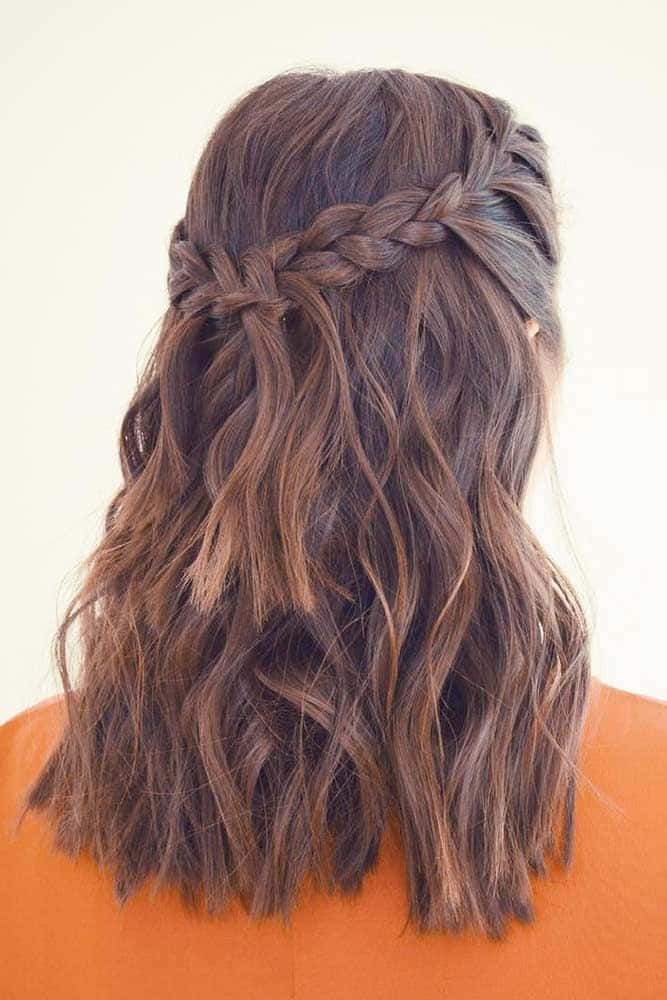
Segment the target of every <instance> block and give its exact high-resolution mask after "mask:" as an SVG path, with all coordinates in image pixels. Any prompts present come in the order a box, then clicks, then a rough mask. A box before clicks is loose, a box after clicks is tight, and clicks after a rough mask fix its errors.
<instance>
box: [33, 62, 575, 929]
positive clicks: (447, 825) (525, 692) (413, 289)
mask: <svg viewBox="0 0 667 1000" xmlns="http://www.w3.org/2000/svg"><path fill="white" fill-rule="evenodd" d="M559 257H560V250H559V237H558V228H557V209H556V201H555V198H554V192H553V188H552V182H551V179H550V175H549V169H548V164H547V152H546V146H545V143H544V141H543V139H542V137H541V135H540V134H539V133H538V131H537V130H536V129H535V128H533V127H532V126H529V125H526V124H521V123H519V122H518V121H517V120H516V118H515V115H514V112H513V111H512V109H511V108H510V106H509V105H508V104H507V103H506V102H504V101H502V100H500V99H497V98H494V97H491V96H489V95H487V94H485V93H482V92H479V91H476V90H474V89H472V88H469V87H466V86H463V85H461V84H458V83H454V82H451V81H448V80H444V79H439V78H436V77H434V76H428V75H425V74H420V73H411V72H407V71H405V70H401V69H387V70H385V69H365V70H359V71H353V72H343V73H337V72H334V71H329V70H326V71H320V70H312V69H307V70H290V71H286V72H284V73H280V74H279V75H277V76H275V77H274V78H272V79H270V80H267V81H266V82H263V83H261V84H260V85H259V86H256V87H255V88H253V89H252V90H250V91H249V92H248V93H246V94H244V95H243V96H242V97H241V98H240V99H239V100H238V101H237V102H236V103H235V104H234V105H233V106H232V107H231V109H230V110H229V111H228V112H227V113H226V114H225V115H224V117H223V118H222V120H221V121H220V122H219V124H218V125H217V127H216V128H215V130H214V131H213V133H212V135H211V136H210V139H209V141H208V143H207V145H206V148H205V149H204V152H203V154H202V156H201V159H200V160H199V163H198V165H197V167H196V170H195V173H194V177H193V179H192V184H191V188H190V191H189V196H188V199H187V205H186V208H185V213H184V216H183V218H182V219H180V220H179V221H178V223H177V224H176V226H175V227H174V229H173V233H172V238H171V242H170V245H169V276H168V292H169V304H168V307H167V308H166V311H165V314H164V317H163V320H162V325H161V330H160V333H159V337H158V339H157V342H156V344H155V346H154V349H153V351H152V354H151V357H150V359H149V362H148V364H147V365H146V369H145V371H144V373H143V375H142V377H141V379H140V382H139V385H138V387H137V390H136V393H135V395H134V398H133V399H132V400H131V402H130V405H129V408H128V410H127V413H126V414H125V416H124V419H123V421H122V427H121V432H120V458H121V464H122V473H123V482H122V485H121V487H120V488H119V490H118V492H117V494H116V495H115V496H114V498H113V499H112V501H111V502H110V505H109V508H108V511H107V514H106V520H105V526H104V532H103V537H102V540H101V541H100V543H99V544H98V545H97V547H96V549H95V551H94V552H93V553H92V554H91V555H90V556H89V558H88V560H87V561H86V564H85V568H86V573H85V579H84V581H83V583H82V585H81V588H80V590H79V592H78V593H77V595H76V596H75V598H74V599H73V600H72V601H71V603H70V605H69V606H68V609H67V612H66V615H65V617H64V620H63V621H62V623H61V624H60V625H59V628H58V631H57V635H56V637H55V640H54V651H55V656H56V659H57V663H58V669H59V671H60V674H61V677H62V683H63V687H64V696H65V701H66V706H67V725H66V727H65V729H64V731H63V733H62V738H61V739H60V740H59V742H58V744H57V745H56V746H55V748H54V749H53V751H52V753H51V755H50V757H49V759H48V760H47V761H46V762H45V764H44V766H43V769H42V771H41V773H40V774H39V776H38V778H37V780H36V781H35V782H34V784H33V786H32V787H31V789H30V791H29V795H28V797H27V799H26V807H25V810H24V815H25V811H27V810H28V809H40V810H46V811H47V813H48V815H49V816H50V817H51V819H52V821H53V825H54V829H55V841H56V843H57V845H58V847H59V849H61V850H65V851H67V852H69V853H72V854H75V853H77V852H78V851H80V850H84V849H88V850H90V851H91V852H92V855H93V856H94V857H95V859H96V860H97V861H98V862H99V863H100V864H103V865H104V866H107V867H109V868H110V869H111V870H112V871H113V873H114V886H115V891H116V893H117V895H118V898H119V899H120V900H121V901H123V900H125V899H127V898H128V897H129V896H130V895H131V894H132V893H133V892H134V891H135V890H136V889H137V888H138V887H139V886H140V885H141V884H142V883H144V882H145V881H146V880H147V879H149V878H153V879H154V884H155V885H156V886H159V885H162V884H163V885H172V886H178V887H180V890H181V892H182V897H183V900H184V901H185V903H186V904H187V905H188V906H191V907H194V908H195V909H196V908H198V907H199V906H201V905H203V906H205V907H206V909H207V910H208V911H210V912H215V911H217V910H219V909H220V908H221V907H223V906H224V904H225V902H226V901H227V900H229V899H230V897H231V896H232V895H237V894H238V896H239V897H240V898H241V899H242V901H243V904H244V906H245V907H246V909H247V912H248V913H250V914H251V915H253V916H255V917H260V916H262V915H267V914H272V913H281V914H282V915H283V917H284V919H285V920H286V921H288V920H289V914H290V910H291V908H292V906H293V904H294V903H295V902H296V900H297V898H298V890H299V886H300V885H301V882H302V879H303V877H304V875H305V874H306V873H307V872H310V873H311V874H312V875H313V877H314V878H315V879H316V882H317V884H318V885H320V886H322V887H326V888H328V889H329V890H331V889H336V888H338V889H340V890H342V891H343V892H350V891H354V890H355V889H358V888H359V887H360V886H361V884H362V880H363V876H364V874H365V873H366V872H367V871H368V870H369V868H370V867H371V866H373V865H374V863H375V862H376V860H377V857H378V851H379V848H380V844H381V841H382V837H383V833H384V831H385V830H386V828H387V824H388V823H389V822H390V821H392V820H393V819H395V821H396V823H397V824H398V828H399V830H400V835H401V839H402V844H403V849H404V853H405V859H406V870H407V885H408V892H409V919H410V920H412V921H413V922H414V924H415V925H416V926H417V927H418V928H419V929H420V930H427V929H441V930H447V929H451V930H456V929H460V928H464V927H474V928H479V929H480V930H483V931H484V932H486V933H487V934H488V935H489V936H491V937H499V936H502V933H503V930H504V927H505V924H506V920H507V918H508V917H512V916H516V917H518V918H519V919H521V920H524V921H530V920H532V919H534V916H533V912H532V908H531V884H530V876H531V874H534V873H539V874H544V873H545V872H546V858H547V855H548V854H549V853H553V854H554V856H558V857H559V858H560V860H561V862H562V863H563V864H565V865H568V864H569V863H570V861H571V857H572V850H573V822H574V803H575V788H576V783H577V780H578V769H577V754H578V749H579V745H580V737H581V734H582V730H583V720H584V715H585V708H586V704H587V695H588V691H589V682H590V660H589V635H588V628H587V624H586V618H585V614H584V611H583V610H582V607H581V605H580V603H579V601H578V599H577V597H576V595H575V593H574V591H573V588H572V586H571V585H570V584H569V583H568V581H567V579H566V578H565V576H564V575H563V573H562V572H561V571H560V570H559V569H558V567H557V566H556V565H555V564H554V562H553V561H552V559H551V558H550V557H549V556H548V555H547V553H546V552H545V551H544V549H543V548H542V547H541V545H540V543H539V541H538V540H537V538H536V537H535V536H534V535H533V533H532V532H531V530H530V528H529V527H528V525H527V523H526V520H525V518H524V515H523V513H522V503H523V499H524V495H525V492H526V484H527V480H528V475H529V472H530V469H531V466H532V464H533V460H534V458H535V455H536V451H537V449H538V445H539V444H540V441H541V440H542V435H546V436H547V437H548V438H549V439H550V435H549V417H548V402H549V393H550V387H551V386H552V385H553V384H554V380H556V379H558V377H559V375H560V373H561V371H562V368H563V358H564V348H563V334H562V329H561V322H560V319H559V314H558V307H557V301H556V299H557V273H558V264H559ZM528 318H534V319H535V320H536V321H537V323H538V324H539V331H538V333H537V334H536V336H535V337H534V338H530V337H529V336H527V334H526V329H525V322H526V320H527V319H528ZM75 623H76V624H77V625H78V627H79V632H78V635H79V649H80V653H81V665H80V670H79V672H78V675H77V677H76V679H75V678H74V677H73V676H71V673H72V672H71V670H70V669H69V668H68V666H67V655H66V639H67V636H68V633H69V630H70V628H71V626H72V625H74V624H75ZM559 830H560V843H559V845H558V853H557V846H556V842H557V834H558V831H559Z"/></svg>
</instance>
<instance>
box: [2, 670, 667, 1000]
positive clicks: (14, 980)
mask: <svg viewBox="0 0 667 1000" xmlns="http://www.w3.org/2000/svg"><path fill="white" fill-rule="evenodd" d="M63 720H64V708H63V702H62V700H61V699H60V698H51V699H47V700H46V701H43V702H40V703H39V704H37V705H35V706H33V707H32V708H30V709H28V710H27V711H25V712H22V713H21V714H19V715H17V716H15V717H14V718H13V719H10V720H9V722H6V723H5V724H4V725H3V726H1V727H0V779H1V783H0V822H1V824H2V826H1V829H0V886H1V891H2V894H3V898H2V904H1V910H0V912H1V913H2V929H1V934H0V948H1V949H2V952H3V956H2V961H1V962H0V996H1V997H2V998H3V1000H18V998H21V1000H32V998H37V997H39V998H40V1000H61V998H62V1000H65V998H66V1000H79V998H86V1000H91V998H94V1000H110V998H114V1000H116V998H118V1000H134V998H142V1000H150V998H153V997H155V998H157V997H159V998H161V1000H168V998H179V1000H184V998H185V1000H189V998H193V1000H208V998H215V1000H227V998H230V1000H231V998H234V1000H238V998H243V1000H253V998H260V997H261V998H262V1000H272V998H275V1000H283V998H285V1000H287V998H299V1000H302V998H303V1000H306V998H317V1000H334V998H336V1000H340V998H346V1000H347V998H355V1000H356V998H358V1000H376V998H377V1000H394V998H396V1000H398V998H401V1000H405V998H409V1000H435V998H436V997H437V998H439V1000H440V998H461V1000H464V998H465V1000H490V998H512V1000H523V998H531V1000H538V998H539V1000H550V998H554V1000H555V998H558V1000H597V998H600V1000H602V998H604V1000H659V998H667V752H666V751H667V702H663V701H659V700H657V699H652V698H648V697H645V696H642V695H639V694H634V693H629V692H625V691H622V690H620V689H618V688H614V687H611V686H609V685H606V684H602V683H601V682H600V681H599V680H598V679H597V678H594V684H593V696H592V700H591V705H590V710H589V714H588V717H587V722H586V730H585V734H584V745H583V750H582V756H581V759H580V764H581V768H582V770H583V773H584V775H585V776H586V777H587V778H588V779H590V780H591V781H592V782H593V783H594V785H595V786H596V788H597V791H595V790H592V789H591V788H590V787H589V786H588V785H587V784H586V782H585V781H583V782H582V783H581V784H580V786H579V792H578V802H577V819H576V831H575V860H574V865H573V869H572V870H571V872H570V873H569V874H567V873H563V872H562V871H560V870H558V869H557V868H556V866H555V864H553V865H552V869H553V871H552V873H551V874H550V876H549V877H548V878H546V879H540V878H537V877H536V878H535V880H534V882H533V885H534V893H535V894H534V903H535V912H536V920H535V923H534V924H532V925H523V924H520V923H519V922H518V921H514V922H512V924H511V925H510V929H509V933H508V936H507V938H506V939H505V940H504V941H501V942H493V941H489V940H488V939H487V938H485V937H483V936H479V935H475V934H472V933H469V932H466V933H465V934H463V935H461V936H460V937H454V936H451V935H431V936H428V937H420V936H419V935H418V934H417V933H416V932H415V931H413V930H411V929H408V930H406V931H405V933H404V934H403V935H402V936H399V933H400V931H401V929H402V927H403V925H404V922H405V916H406V912H407V909H406V907H407V901H406V897H405V890H404V879H405V871H404V867H403V859H402V856H401V850H400V840H399V838H398V836H397V834H396V831H395V830H394V829H391V830H390V831H389V832H388V834H387V836H386V838H385V841H384V843H383V848H382V851H381V855H380V862H379V865H378V867H377V868H376V870H375V871H374V872H372V873H370V874H369V875H368V876H367V877H366V881H365V883H364V887H363V891H362V893H361V894H360V895H359V896H358V897H356V898H354V899H347V900H346V899H343V898H342V897H340V896H333V897H327V896H325V895H318V894H317V893H316V892H315V891H313V889H312V888H311V887H310V886H309V885H306V886H304V890H303V893H302V896H301V899H300V902H299V903H298V905H297V908H296V910H295V912H294V915H293V918H292V925H291V927H290V928H289V929H287V930H286V929H284V928H283V926H282V924H281V923H280V920H279V918H272V919H269V920H266V921H264V922H262V923H254V922H252V921H250V919H249V918H248V917H247V916H246V915H245V913H244V912H243V910H242V907H241V906H240V904H239V903H234V904H232V906H231V908H230V909H229V910H228V911H227V912H226V913H225V914H223V915H222V916H218V917H215V918H211V917H199V918H197V917H193V916H192V915H190V914H188V913H187V912H186V911H185V910H184V909H183V908H182V906H181V904H180V902H179V898H178V895H177V893H176V892H175V891H173V892H172V891H171V890H169V891H164V890H162V891H161V892H160V893H158V895H157V896H155V897H153V898H152V899H151V898H150V894H149V890H148V888H145V889H144V890H142V892H141V893H140V894H139V895H138V896H136V897H134V898H133V899H132V900H130V902H129V903H128V904H126V907H125V908H124V909H121V908H120V906H119V905H118V903H117V902H116V901H115V899H114V898H113V896H112V893H111V883H110V878H109V876H108V874H106V873H102V872H100V871H99V870H98V869H97V868H96V867H95V866H94V864H93V862H92V861H91V860H90V859H88V858H86V857H83V858H80V859H78V860H72V859H69V858H67V857H66V856H65V855H62V854H60V853H57V852H55V851H53V850H52V848H51V846H50V831H49V829H48V828H47V826H46V825H45V822H44V821H43V820H42V819H41V818H40V817H39V816H36V815H35V814H34V813H33V814H28V817H27V818H26V820H25V822H24V825H23V827H22V828H21V830H20V831H19V833H18V835H15V834H14V833H13V826H12V823H13V818H14V816H15V814H16V810H17V808H18V803H19V798H20V794H21V793H22V792H23V790H24V789H25V788H26V786H27V783H28V781H29V780H30V779H31V777H32V776H33V775H34V774H36V772H37V769H38V766H39V764H40V763H41V762H42V761H43V760H44V758H45V755H46V752H47V750H48V748H49V747H50V745H51V744H52V743H53V742H54V741H55V739H56V736H57V734H58V728H59V726H60V725H61V723H62V721H63Z"/></svg>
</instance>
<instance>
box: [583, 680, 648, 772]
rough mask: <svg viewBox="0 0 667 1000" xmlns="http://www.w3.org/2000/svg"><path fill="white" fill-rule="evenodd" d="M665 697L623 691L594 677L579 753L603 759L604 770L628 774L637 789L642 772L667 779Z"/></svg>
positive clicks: (598, 761)
mask: <svg viewBox="0 0 667 1000" xmlns="http://www.w3.org/2000/svg"><path fill="white" fill-rule="evenodd" d="M666 751H667V701H663V700H662V699H660V698H654V697H651V696H649V695H645V694H640V693H639V692H636V691H626V690H624V689H622V688H618V687H614V686H613V685H610V684H604V683H602V681H600V680H599V679H598V678H593V683H592V685H591V694H590V699H589V707H588V713H587V717H586V725H585V728H584V735H583V746H582V757H583V759H584V760H588V761H589V762H591V763H598V764H599V763H601V762H602V761H606V763H607V765H608V767H607V770H606V773H607V774H608V775H609V776H611V770H610V768H611V767H613V768H615V769H616V774H617V778H618V779H619V780H621V781H622V780H623V779H624V778H630V779H631V780H632V782H633V784H634V785H635V786H636V787H637V788H638V789H639V788H640V786H641V778H642V776H643V777H644V778H645V779H646V780H647V782H650V781H651V780H654V781H656V782H662V783H663V784H664V783H666V782H667V753H666Z"/></svg>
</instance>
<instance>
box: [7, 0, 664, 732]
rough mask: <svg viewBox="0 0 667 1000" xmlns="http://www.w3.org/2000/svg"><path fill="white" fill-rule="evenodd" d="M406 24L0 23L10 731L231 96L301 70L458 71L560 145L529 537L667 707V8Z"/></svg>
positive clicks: (248, 16)
mask: <svg viewBox="0 0 667 1000" xmlns="http://www.w3.org/2000/svg"><path fill="white" fill-rule="evenodd" d="M240 6H242V8H243V9H242V11H241V10H239V9H235V8H238V7H240ZM406 6H407V5H405V4H404V3H401V4H398V3H397V4H396V5H395V6H394V7H392V5H391V4H387V3H382V4H379V3H375V2H373V0H367V2H365V3H364V4H361V3H358V2H355V3H354V4H352V3H347V2H338V3H336V4H334V5H314V4H311V3H308V4H305V3H303V4H301V3H296V2H292V3H290V2H289V0H287V2H283V3H281V4H269V3H261V4H260V3H254V4H253V3H250V2H246V3H244V4H243V5H234V7H232V5H225V4H224V3H220V2H217V3H202V2H196V0H195V2H192V3H189V4H183V3H181V2H179V3H169V2H161V3H153V2H147V3H136V2H135V3H132V4H128V3H122V2H119V3H115V4H106V3H105V4H101V3H91V2H85V3H84V2H80V0H77V2H70V3H61V4H50V3H46V2H42V3H39V4H35V3H26V4H24V5H18V4H15V5H13V7H12V10H11V14H6V15H5V19H4V25H5V30H4V32H3V35H4V37H3V41H2V50H3V56H2V66H1V79H0V83H1V85H2V93H3V97H4V102H3V103H4V108H5V115H4V127H3V139H4V142H3V147H4V151H3V156H2V158H1V160H0V171H1V172H2V184H1V190H2V194H3V205H2V247H1V250H0V263H1V268H0V275H1V280H2V286H3V287H2V321H3V357H2V360H3V374H4V378H3V392H2V405H3V407H4V410H5V412H4V414H3V419H2V427H3V430H4V440H3V450H2V457H3V471H4V476H3V483H4V488H3V491H2V502H3V511H2V523H3V526H4V546H3V549H4V572H3V574H2V585H3V593H2V595H1V598H2V603H1V607H2V611H3V622H2V625H3V636H2V640H3V641H2V647H3V656H4V662H3V664H2V683H1V685H0V721H3V720H5V719H7V718H9V717H10V716H11V715H13V714H14V713H15V712H18V711H20V710H21V709H23V708H24V707H27V706H29V705H31V704H33V703H34V702H35V701H37V700H40V699H42V698H44V697H47V696H49V695H51V694H52V693H55V692H56V691H58V690H59V689H58V686H57V681H56V677H55V674H54V670H53V665H52V662H51V659H50V643H51V639H52V635H53V632H54V630H55V627H56V624H57V621H58V620H59V618H60V616H61V615H62V613H63V612H64V608H65V606H66V603H67V600H68V599H69V597H70V596H71V594H72V593H73V588H74V586H75V584H76V581H77V576H76V571H77V565H78V563H79V562H80V560H82V559H83V558H84V556H86V555H87V554H88V552H89V551H90V549H91V547H92V546H93V544H94V543H95V542H96V541H97V539H98V538H99V535H100V532H101V526H102V518H103V515H104V511H105V508H106V505H107V503H108V501H109V499H110V498H111V495H112V493H113V492H114V491H115V489H116V488H117V486H118V485H119V483H120V467H119V463H118V455H117V436H118V431H119V428H120V421H121V419H122V415H123V413H124V411H125V408H126V406H127V403H128V401H129V398H130V395H131V393H132V390H133V388H134V385H135V381H136V377H137V374H138V372H139V371H140V368H141V366H142V361H143V359H144V358H145V356H146V354H147V349H148V347H149V346H150V344H151V343H152V342H153V339H154V337H155V336H156V334H157V326H158V323H159V320H160V317H161V314H162V311H163V310H164V308H165V305H166V286H165V280H166V271H167V256H166V248H167V242H168V238H169V232H170V229H171V227H172V225H173V224H174V222H175V221H176V220H177V219H178V218H179V217H180V216H181V214H182V212H183V209H184V206H185V197H186V193H187V188H188V185H189V182H190V177H191V174H192V171H193V169H194V166H195V164H196V161H197V158H198V156H199V154H200V152H201V150H202V148H203V145H204V143H205V141H206V139H207V138H208V135H209V133H210V131H211V130H212V128H213V127H214V125H215V123H216V122H217V120H218V119H219V117H220V116H221V115H222V114H223V113H224V111H225V110H226V108H227V107H228V105H229V104H230V103H231V102H232V101H233V100H234V99H235V98H236V97H237V96H238V95H239V94H241V93H242V92H244V91H246V90H247V89H248V88H250V87H251V86H253V85H254V84H256V83H259V82H260V81H261V80H263V79H265V78H267V77H269V76H271V75H273V74H274V73H276V72H278V71H280V70H283V69H287V68H297V67H309V66H312V67H314V68H331V69H340V70H344V69H359V68H365V67H371V66H382V67H391V66H400V67H402V68H404V69H408V70H413V71H420V72H428V73H434V74H437V75H439V76H448V77H450V78H452V79H454V80H458V81H459V82H461V83H467V84H470V85H472V86H476V87H479V88H481V89H483V90H487V91H488V92H490V93H493V94H496V95H498V96H501V97H504V98H506V99H507V100H509V101H510V102H511V103H512V104H513V105H514V107H515V109H516V110H517V113H518V115H519V117H520V118H522V119H523V120H525V121H528V122H531V123H532V124H534V125H536V126H537V127H538V128H539V129H540V131H541V132H542V133H543V135H544V136H545V138H546V140H547V142H548V143H549V145H550V148H551V158H552V169H553V172H554V175H555V178H556V182H557V187H558V196H559V203H560V206H561V219H562V236H563V242H564V249H565V261H564V266H563V271H562V279H561V305H562V311H563V319H564V323H565V331H566V339H567V345H568V356H569V361H568V366H567V372H566V376H565V381H564V383H563V387H562V394H561V399H560V402H559V407H558V413H557V418H558V425H557V426H558V439H557V470H558V476H559V481H560V486H561V491H562V494H563V499H564V503H565V508H564V515H565V518H566V521H565V524H566V526H567V527H568V529H569V537H570V541H569V542H568V538H567V534H566V533H565V532H564V528H563V526H562V524H561V519H560V514H559V511H558V501H557V498H555V497H554V492H553V489H552V488H551V487H550V486H549V482H548V475H547V474H545V475H544V476H543V477H542V479H541V480H540V485H539V488H537V489H536V491H535V493H534V495H533V498H532V500H531V503H530V511H529V517H530V520H531V523H533V524H534V526H535V528H536V530H538V532H539V534H540V537H541V538H542V539H543V541H544V543H545V545H546V546H547V548H548V549H549V550H550V551H552V553H553V554H554V555H555V556H556V557H557V558H558V559H559V560H560V562H561V564H562V565H563V566H564V568H565V569H566V570H567V571H568V572H569V573H570V574H571V575H572V577H573V579H574V582H575V583H576V584H577V585H578V586H579V588H580V591H581V592H582V596H583V598H584V600H585V601H586V602H587V606H588V607H589V608H590V611H591V614H592V617H593V622H594V660H593V671H594V673H595V674H597V675H598V676H599V677H600V678H602V679H603V680H604V681H606V682H607V683H609V684H613V685H615V686H617V687H622V688H626V689H629V690H633V691H638V692H641V693H643V694H645V695H647V696H650V697H659V698H662V699H667V671H666V670H665V652H664V649H665V618H666V609H665V597H666V587H665V569H664V567H665V564H666V562H667V542H666V531H665V514H664V511H665V486H666V485H667V482H666V475H665V447H664V441H665V430H666V428H667V420H666V417H667V400H666V395H665V369H666V368H667V348H666V346H665V320H664V307H663V301H664V293H665V284H666V277H665V235H664V234H665V232H667V227H666V223H667V218H666V211H665V173H664V165H665V159H666V157H665V154H666V152H667V151H666V148H665V146H666V140H665V135H666V129H665V116H664V108H665V98H666V96H667V94H666V89H667V88H666V86H665V84H666V77H665V69H664V60H662V59H661V57H662V55H663V48H664V44H665V38H666V37H667V36H666V29H667V18H666V15H665V9H667V8H665V7H664V6H663V4H661V3H658V2H655V3H654V2H650V0H639V2H633V3H632V4H629V3H621V2H618V0H616V2H614V3H612V4H610V3H602V2H588V3H582V2H578V3H572V2H569V0H568V2H565V3H563V2H561V3H559V4H558V5H552V4H549V5H547V4H540V3H535V2H534V0H531V2H530V3H527V2H526V3H524V2H516V0H514V2H513V0H505V2H504V3H502V4H501V3H498V2H491V0H477V2H476V3H475V4H474V5H473V4H468V5H465V7H466V8H468V10H467V11H466V12H463V10H462V7H463V6H464V5H461V4H460V2H456V3H453V2H452V3H450V2H448V0H444V2H438V3H432V4H429V3H422V4H416V5H414V6H413V9H414V14H413V15H408V14H406V12H405V11H406ZM473 8H474V9H473ZM572 546H573V548H572Z"/></svg>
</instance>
